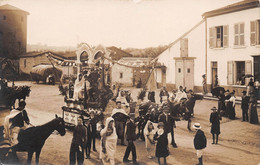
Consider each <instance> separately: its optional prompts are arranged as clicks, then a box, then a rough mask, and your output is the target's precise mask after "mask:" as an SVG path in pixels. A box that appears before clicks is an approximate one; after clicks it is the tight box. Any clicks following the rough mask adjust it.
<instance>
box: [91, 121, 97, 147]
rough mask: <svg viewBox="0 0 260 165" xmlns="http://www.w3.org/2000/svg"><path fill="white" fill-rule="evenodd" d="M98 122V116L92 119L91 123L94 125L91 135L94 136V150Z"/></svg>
mask: <svg viewBox="0 0 260 165" xmlns="http://www.w3.org/2000/svg"><path fill="white" fill-rule="evenodd" d="M97 123H98V119H97V117H94V118H91V119H90V124H91V127H92V132H91V137H92V145H93V150H95V149H96V134H97Z"/></svg>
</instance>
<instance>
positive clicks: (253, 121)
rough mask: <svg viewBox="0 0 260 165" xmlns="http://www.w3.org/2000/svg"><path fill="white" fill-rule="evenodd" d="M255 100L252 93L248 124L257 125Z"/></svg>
mask: <svg viewBox="0 0 260 165" xmlns="http://www.w3.org/2000/svg"><path fill="white" fill-rule="evenodd" d="M256 106H257V98H256V97H255V95H254V94H253V93H252V94H251V96H250V100H249V115H248V116H249V122H250V123H251V124H258V122H259V121H258V114H257V107H256Z"/></svg>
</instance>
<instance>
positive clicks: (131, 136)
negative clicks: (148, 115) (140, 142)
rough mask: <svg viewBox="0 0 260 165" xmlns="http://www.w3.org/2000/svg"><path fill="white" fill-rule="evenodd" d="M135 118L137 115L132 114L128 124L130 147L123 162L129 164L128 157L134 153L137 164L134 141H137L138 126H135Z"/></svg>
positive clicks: (127, 133) (134, 160)
mask: <svg viewBox="0 0 260 165" xmlns="http://www.w3.org/2000/svg"><path fill="white" fill-rule="evenodd" d="M134 118H135V114H131V115H130V117H129V118H128V119H127V122H126V139H127V141H128V145H127V148H126V151H125V155H124V158H123V162H129V160H128V157H129V154H130V152H131V151H132V157H133V163H134V164H137V161H136V148H135V144H134V141H135V140H136V134H135V128H136V126H135V122H134Z"/></svg>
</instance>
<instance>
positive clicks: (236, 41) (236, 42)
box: [234, 24, 239, 45]
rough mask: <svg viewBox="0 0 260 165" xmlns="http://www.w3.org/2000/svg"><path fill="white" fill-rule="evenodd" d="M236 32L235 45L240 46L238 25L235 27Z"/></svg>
mask: <svg viewBox="0 0 260 165" xmlns="http://www.w3.org/2000/svg"><path fill="white" fill-rule="evenodd" d="M234 32H235V40H234V45H238V37H239V33H238V24H235V25H234Z"/></svg>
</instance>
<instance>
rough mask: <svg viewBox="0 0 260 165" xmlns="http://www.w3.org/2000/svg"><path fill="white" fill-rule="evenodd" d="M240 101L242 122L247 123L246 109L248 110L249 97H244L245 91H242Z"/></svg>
mask: <svg viewBox="0 0 260 165" xmlns="http://www.w3.org/2000/svg"><path fill="white" fill-rule="evenodd" d="M242 93H243V96H242V101H241V109H242V116H243V121H248V108H249V99H250V97H249V96H247V95H246V91H243V92H242Z"/></svg>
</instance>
